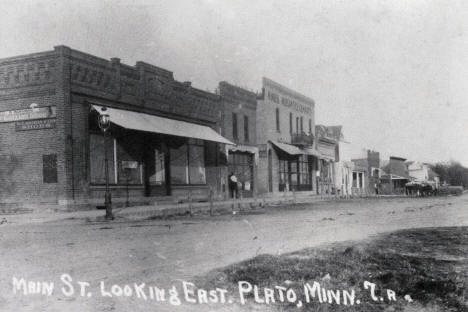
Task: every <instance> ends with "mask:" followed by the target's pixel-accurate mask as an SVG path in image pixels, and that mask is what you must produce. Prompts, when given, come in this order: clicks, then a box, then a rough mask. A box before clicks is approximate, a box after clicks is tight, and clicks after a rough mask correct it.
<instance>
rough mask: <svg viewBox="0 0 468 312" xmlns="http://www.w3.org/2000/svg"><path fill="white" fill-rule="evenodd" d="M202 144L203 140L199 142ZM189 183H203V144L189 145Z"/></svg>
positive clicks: (204, 181) (204, 180)
mask: <svg viewBox="0 0 468 312" xmlns="http://www.w3.org/2000/svg"><path fill="white" fill-rule="evenodd" d="M201 144H203V142H201ZM188 151H189V170H188V173H189V183H190V184H205V183H206V176H205V148H204V146H203V145H194V144H190V145H189V150H188Z"/></svg>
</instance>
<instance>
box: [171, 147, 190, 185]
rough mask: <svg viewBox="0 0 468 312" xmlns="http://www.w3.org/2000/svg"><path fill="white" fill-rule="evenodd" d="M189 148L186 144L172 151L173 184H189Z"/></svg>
mask: <svg viewBox="0 0 468 312" xmlns="http://www.w3.org/2000/svg"><path fill="white" fill-rule="evenodd" d="M187 154H188V147H187V145H186V144H183V145H181V146H180V147H178V148H171V149H170V159H171V184H188V155H187Z"/></svg>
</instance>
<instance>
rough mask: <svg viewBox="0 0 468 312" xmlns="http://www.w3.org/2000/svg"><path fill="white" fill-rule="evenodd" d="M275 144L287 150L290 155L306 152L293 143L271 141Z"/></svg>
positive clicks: (284, 150)
mask: <svg viewBox="0 0 468 312" xmlns="http://www.w3.org/2000/svg"><path fill="white" fill-rule="evenodd" d="M270 142H271V143H272V144H273V145H275V146H276V147H277V148H279V149H280V150H282V151H283V152H286V153H287V154H289V155H304V154H306V152H305V151H304V150H302V149H300V148H299V147H297V146H294V145H291V144H286V143H280V142H273V141H270Z"/></svg>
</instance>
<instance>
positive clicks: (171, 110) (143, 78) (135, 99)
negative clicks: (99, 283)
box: [0, 46, 231, 207]
mask: <svg viewBox="0 0 468 312" xmlns="http://www.w3.org/2000/svg"><path fill="white" fill-rule="evenodd" d="M220 102H221V100H220V97H219V96H218V95H216V94H213V93H209V92H205V91H201V90H198V89H196V88H193V87H191V85H190V83H188V82H179V81H176V80H174V78H173V74H172V72H170V71H167V70H165V69H162V68H159V67H156V66H153V65H150V64H147V63H144V62H137V64H136V65H135V66H129V65H125V64H123V63H121V62H120V60H119V59H117V58H113V59H111V60H106V59H102V58H99V57H95V56H92V55H89V54H86V53H82V52H79V51H76V50H72V49H70V48H68V47H65V46H58V47H55V48H54V50H52V51H47V52H42V53H35V54H29V55H24V56H17V57H11V58H6V59H1V60H0V104H1V112H0V130H1V132H0V149H1V150H0V159H1V160H2V161H1V164H0V179H1V182H2V185H1V190H0V201H1V202H2V203H22V204H29V203H32V204H38V203H45V204H48V205H50V204H58V205H59V206H62V207H66V206H69V205H84V206H93V205H96V204H99V203H102V202H103V197H104V181H105V176H104V138H103V135H102V133H101V131H100V129H99V127H98V124H97V120H98V114H99V111H100V110H101V108H102V107H107V108H108V110H107V112H108V113H109V115H110V118H111V122H112V124H111V128H110V130H109V131H110V137H108V140H107V143H108V146H109V148H108V158H109V175H110V184H111V191H112V195H113V201H114V202H119V199H122V200H123V198H129V199H130V201H135V202H141V201H152V200H154V201H157V200H158V199H160V198H165V197H169V198H178V197H182V198H184V197H186V196H187V194H188V193H190V194H191V195H192V196H193V197H206V196H207V193H208V192H209V191H210V189H211V190H213V191H214V193H215V195H216V194H218V195H222V194H223V190H222V185H221V182H220V181H222V180H223V178H225V177H224V175H226V166H225V165H223V164H222V162H221V161H220V159H221V158H223V151H225V144H226V143H227V144H230V143H231V142H230V141H229V140H227V139H225V138H223V137H222V136H221V135H219V134H218V133H217V132H216V131H215V130H214V129H216V130H219V127H220V125H219V114H220V112H219V108H220ZM224 157H225V155H224Z"/></svg>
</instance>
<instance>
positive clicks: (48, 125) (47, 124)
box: [15, 118, 56, 131]
mask: <svg viewBox="0 0 468 312" xmlns="http://www.w3.org/2000/svg"><path fill="white" fill-rule="evenodd" d="M55 124H56V119H55V118H49V119H37V120H23V121H17V122H16V123H15V129H16V131H28V130H39V129H52V128H55Z"/></svg>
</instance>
